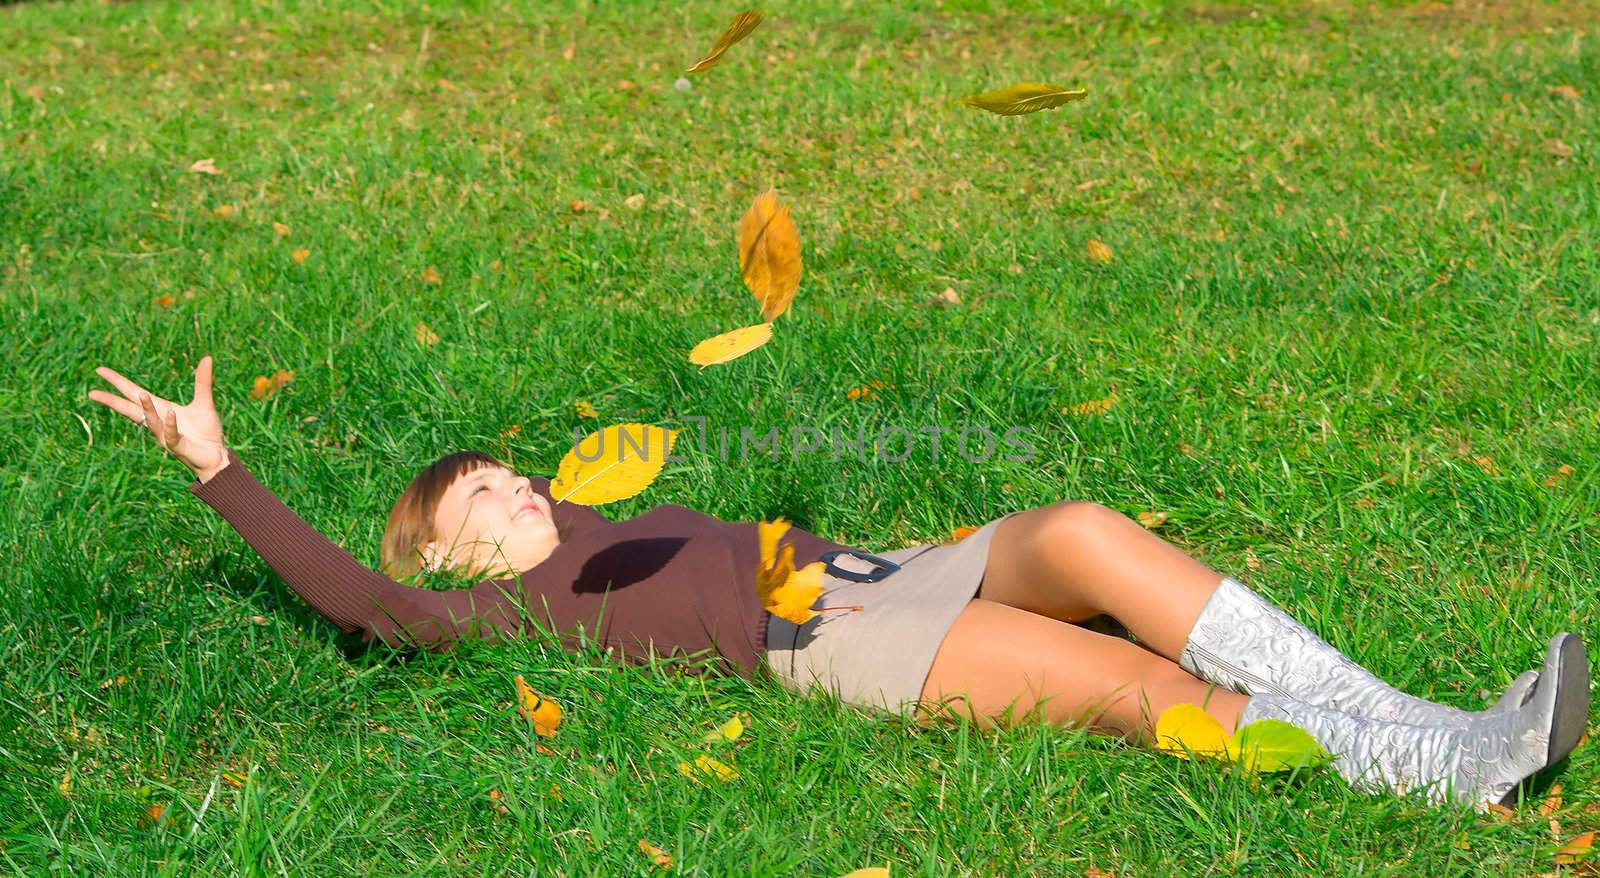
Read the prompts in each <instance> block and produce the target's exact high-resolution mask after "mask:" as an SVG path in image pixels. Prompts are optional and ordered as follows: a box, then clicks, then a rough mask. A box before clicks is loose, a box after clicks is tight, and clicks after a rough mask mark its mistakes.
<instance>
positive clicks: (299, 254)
mask: <svg viewBox="0 0 1600 878" xmlns="http://www.w3.org/2000/svg"><path fill="white" fill-rule="evenodd" d="M310 255H311V251H310V250H307V249H306V248H304V247H301V248H299V249H297V250H295V251H294V252H293V253H290V254H289V256H290V258H292V259H294V264H295V265H304V264H305V263H306V258H307V257H309V256H310Z"/></svg>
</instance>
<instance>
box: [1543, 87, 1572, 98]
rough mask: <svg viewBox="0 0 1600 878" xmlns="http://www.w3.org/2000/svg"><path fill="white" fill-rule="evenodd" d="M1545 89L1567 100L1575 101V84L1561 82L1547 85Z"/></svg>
mask: <svg viewBox="0 0 1600 878" xmlns="http://www.w3.org/2000/svg"><path fill="white" fill-rule="evenodd" d="M1545 91H1548V92H1549V93H1551V94H1553V95H1555V96H1556V97H1558V98H1566V99H1567V100H1569V101H1575V100H1577V99H1578V88H1577V86H1573V85H1566V84H1562V85H1552V86H1547V87H1546V88H1545Z"/></svg>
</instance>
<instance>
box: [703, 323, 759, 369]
mask: <svg viewBox="0 0 1600 878" xmlns="http://www.w3.org/2000/svg"><path fill="white" fill-rule="evenodd" d="M771 340H772V324H771V323H757V324H755V325H754V326H744V327H740V328H739V329H732V330H729V331H727V332H724V333H722V334H721V335H713V336H712V337H710V338H708V339H706V340H705V341H702V342H700V343H699V344H697V345H695V346H694V348H693V349H692V350H690V351H689V362H691V363H693V364H695V365H696V366H701V367H705V366H715V365H716V364H718V363H726V362H728V361H729V360H733V359H737V358H739V357H742V356H744V355H745V354H748V353H750V352H751V351H753V350H755V349H756V348H758V347H761V346H762V345H764V344H766V343H767V342H769V341H771Z"/></svg>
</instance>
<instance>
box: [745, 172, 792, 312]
mask: <svg viewBox="0 0 1600 878" xmlns="http://www.w3.org/2000/svg"><path fill="white" fill-rule="evenodd" d="M800 261H801V260H800V232H799V231H798V230H796V229H795V227H794V220H793V219H792V218H791V217H790V216H789V208H788V207H787V206H784V205H780V204H779V203H778V193H777V190H776V189H768V190H767V191H766V192H764V193H762V194H761V195H759V196H757V197H756V200H755V201H753V202H751V204H750V208H749V209H748V210H746V211H745V212H744V216H743V217H741V218H740V219H739V272H740V273H741V274H742V275H744V285H745V286H746V287H749V288H750V292H752V293H754V294H755V297H756V301H757V302H760V303H761V316H762V317H764V318H765V319H766V321H767V322H768V323H771V322H772V321H774V320H776V319H778V316H779V315H780V314H782V313H783V312H785V311H787V310H789V303H790V302H792V301H794V294H795V291H796V290H798V289H799V288H800Z"/></svg>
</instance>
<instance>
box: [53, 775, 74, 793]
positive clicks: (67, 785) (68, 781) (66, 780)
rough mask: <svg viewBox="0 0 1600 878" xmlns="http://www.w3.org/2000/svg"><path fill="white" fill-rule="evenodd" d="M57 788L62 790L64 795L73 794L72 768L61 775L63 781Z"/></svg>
mask: <svg viewBox="0 0 1600 878" xmlns="http://www.w3.org/2000/svg"><path fill="white" fill-rule="evenodd" d="M56 789H58V790H60V791H61V795H63V796H71V795H72V772H71V771H70V770H69V771H68V772H67V773H66V774H63V775H61V782H60V783H58V784H56Z"/></svg>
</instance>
